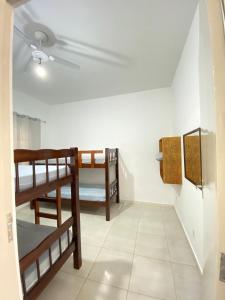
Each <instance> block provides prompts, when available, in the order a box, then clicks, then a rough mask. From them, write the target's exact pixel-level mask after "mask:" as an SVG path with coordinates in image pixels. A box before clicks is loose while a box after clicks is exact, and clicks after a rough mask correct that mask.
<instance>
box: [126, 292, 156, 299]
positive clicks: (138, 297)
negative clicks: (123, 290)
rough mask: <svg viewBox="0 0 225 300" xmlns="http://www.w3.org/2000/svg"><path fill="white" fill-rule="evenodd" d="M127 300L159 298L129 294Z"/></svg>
mask: <svg viewBox="0 0 225 300" xmlns="http://www.w3.org/2000/svg"><path fill="white" fill-rule="evenodd" d="M127 300H159V298H152V297H148V296H144V295H141V294H136V293H132V292H128V294H127Z"/></svg>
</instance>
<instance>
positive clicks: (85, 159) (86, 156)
mask: <svg viewBox="0 0 225 300" xmlns="http://www.w3.org/2000/svg"><path fill="white" fill-rule="evenodd" d="M81 157H82V164H91V154H90V153H82V155H81ZM94 157H95V163H96V164H104V163H105V154H104V153H95V156H94Z"/></svg>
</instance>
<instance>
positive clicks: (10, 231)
mask: <svg viewBox="0 0 225 300" xmlns="http://www.w3.org/2000/svg"><path fill="white" fill-rule="evenodd" d="M6 222H7V232H8V242H9V243H11V242H12V241H13V228H12V224H13V217H12V214H11V213H8V214H7V215H6Z"/></svg>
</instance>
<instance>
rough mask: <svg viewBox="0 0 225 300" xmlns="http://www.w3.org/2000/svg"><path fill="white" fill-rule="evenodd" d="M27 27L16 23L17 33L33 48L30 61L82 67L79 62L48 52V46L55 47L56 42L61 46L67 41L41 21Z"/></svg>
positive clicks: (41, 63) (74, 67)
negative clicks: (60, 38) (21, 26)
mask: <svg viewBox="0 0 225 300" xmlns="http://www.w3.org/2000/svg"><path fill="white" fill-rule="evenodd" d="M25 29H26V32H25V31H23V30H22V29H20V28H19V26H17V25H16V24H14V32H15V34H16V35H17V36H19V37H20V38H21V39H22V40H23V41H24V42H25V44H27V45H28V46H29V47H30V49H31V57H30V59H29V62H34V63H35V64H37V65H39V66H41V65H44V64H47V63H58V64H61V65H64V66H66V67H69V68H72V69H77V70H78V69H80V66H79V65H78V64H76V63H74V62H71V61H69V60H66V59H64V58H62V57H59V56H57V55H54V54H51V53H48V51H47V50H46V48H50V47H53V46H54V45H55V44H59V45H61V46H62V45H66V44H67V43H66V42H65V41H63V40H59V39H57V38H56V37H55V35H54V33H53V32H52V31H51V30H50V29H49V28H47V27H46V26H44V25H42V24H39V23H32V26H27V28H26V27H25Z"/></svg>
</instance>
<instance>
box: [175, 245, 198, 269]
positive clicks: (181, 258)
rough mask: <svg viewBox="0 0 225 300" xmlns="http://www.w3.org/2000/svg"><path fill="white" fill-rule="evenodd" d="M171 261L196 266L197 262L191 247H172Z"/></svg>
mask: <svg viewBox="0 0 225 300" xmlns="http://www.w3.org/2000/svg"><path fill="white" fill-rule="evenodd" d="M169 252H170V260H171V261H172V262H175V263H181V264H187V265H191V266H196V261H195V258H194V255H193V253H192V250H191V248H190V247H182V246H172V247H171V246H170V245H169Z"/></svg>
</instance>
